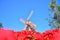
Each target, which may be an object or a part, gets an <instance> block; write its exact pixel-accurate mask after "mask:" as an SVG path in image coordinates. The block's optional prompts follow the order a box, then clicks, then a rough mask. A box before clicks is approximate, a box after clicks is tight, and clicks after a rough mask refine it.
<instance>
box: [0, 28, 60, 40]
mask: <svg viewBox="0 0 60 40" xmlns="http://www.w3.org/2000/svg"><path fill="white" fill-rule="evenodd" d="M0 40H60V30H58V29H55V30H47V31H45V32H44V33H40V32H36V31H33V30H31V31H28V30H22V31H20V32H14V31H13V30H5V29H0Z"/></svg>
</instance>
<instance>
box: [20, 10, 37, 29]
mask: <svg viewBox="0 0 60 40" xmlns="http://www.w3.org/2000/svg"><path fill="white" fill-rule="evenodd" d="M33 13H34V10H32V11H31V13H30V15H29V16H28V18H27V20H26V21H25V20H24V19H23V18H20V21H21V22H23V23H24V24H25V28H26V30H35V27H36V25H35V24H34V23H32V22H31V21H30V18H31V16H32V15H33Z"/></svg>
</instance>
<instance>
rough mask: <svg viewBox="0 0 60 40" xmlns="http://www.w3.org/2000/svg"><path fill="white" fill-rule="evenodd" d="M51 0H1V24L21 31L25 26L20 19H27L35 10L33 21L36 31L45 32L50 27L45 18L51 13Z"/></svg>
mask: <svg viewBox="0 0 60 40" xmlns="http://www.w3.org/2000/svg"><path fill="white" fill-rule="evenodd" d="M50 1H51V0H0V22H2V23H3V26H4V28H8V29H11V30H14V31H21V30H23V29H24V27H25V25H24V24H23V23H22V22H20V20H19V19H20V18H23V19H25V20H26V19H27V17H28V15H29V14H30V11H31V10H32V9H34V11H35V12H34V14H33V16H32V17H31V19H30V20H31V21H32V22H33V23H35V24H36V25H37V27H36V31H39V32H44V31H46V30H48V29H50V27H49V26H48V22H47V21H46V20H45V18H47V17H48V14H49V13H50V12H49V10H48V8H49V2H50Z"/></svg>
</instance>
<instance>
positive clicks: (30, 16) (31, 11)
mask: <svg viewBox="0 0 60 40" xmlns="http://www.w3.org/2000/svg"><path fill="white" fill-rule="evenodd" d="M33 13H34V10H32V11H31V13H30V15H29V16H28V18H27V20H30V18H31V16H32V14H33Z"/></svg>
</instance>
